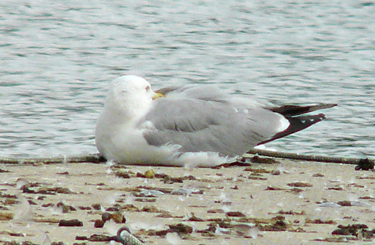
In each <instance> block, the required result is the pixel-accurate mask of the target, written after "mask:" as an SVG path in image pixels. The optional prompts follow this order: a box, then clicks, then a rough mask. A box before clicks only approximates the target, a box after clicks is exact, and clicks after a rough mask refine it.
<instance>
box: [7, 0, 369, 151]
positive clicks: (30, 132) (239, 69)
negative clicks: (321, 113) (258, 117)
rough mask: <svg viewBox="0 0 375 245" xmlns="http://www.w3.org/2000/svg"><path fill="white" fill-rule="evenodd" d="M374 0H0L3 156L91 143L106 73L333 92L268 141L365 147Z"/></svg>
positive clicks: (299, 94)
mask: <svg viewBox="0 0 375 245" xmlns="http://www.w3.org/2000/svg"><path fill="white" fill-rule="evenodd" d="M374 30H375V2H374V1H357V0H347V1H328V2H327V1H268V3H267V2H264V1H195V0H184V1H105V0H102V1H88V0H83V1H79V3H77V1H60V3H58V2H55V1H52V2H50V1H2V2H1V3H0V57H1V59H0V98H1V100H0V101H1V102H0V106H1V108H0V157H5V156H23V157H31V156H57V155H80V154H87V153H96V152H97V150H96V147H95V141H94V128H95V123H96V119H97V117H98V114H99V112H100V110H101V107H102V106H103V101H104V98H105V94H106V91H107V86H108V83H109V82H110V81H111V80H113V79H114V78H116V77H118V76H121V75H125V74H136V75H140V76H144V77H145V78H146V79H148V80H149V81H150V82H151V83H152V84H153V85H154V87H156V88H158V87H162V86H166V85H172V84H174V85H176V84H190V83H200V84H206V83H214V84H217V85H218V86H220V87H222V88H224V89H226V90H227V91H228V92H233V91H234V92H235V93H242V94H245V95H248V96H250V97H255V98H257V99H259V100H261V101H262V100H268V101H271V102H273V103H275V104H285V103H293V104H295V103H296V104H305V103H316V102H324V103H338V104H339V106H338V107H336V108H333V109H329V110H326V111H325V113H326V114H327V117H328V119H327V120H326V121H324V122H321V123H319V124H317V125H315V126H313V127H312V128H310V129H308V130H305V131H303V132H300V133H297V134H295V135H293V136H290V137H287V138H285V139H282V140H278V141H275V142H274V143H269V144H267V146H268V147H270V148H274V149H277V150H280V151H289V152H297V153H308V154H319V155H329V156H350V157H369V156H370V157H371V156H374V155H375V154H374V151H373V149H374V148H375V147H374V146H375V143H374V142H375V141H374V139H375V126H374V118H375V117H374V116H375V113H374V108H375V107H374V98H375V80H374V79H375V31H374Z"/></svg>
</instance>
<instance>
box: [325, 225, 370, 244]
mask: <svg viewBox="0 0 375 245" xmlns="http://www.w3.org/2000/svg"><path fill="white" fill-rule="evenodd" d="M374 234H375V229H373V230H369V229H368V226H367V225H365V224H352V225H339V226H338V229H336V230H334V231H332V235H344V236H348V235H351V236H356V237H357V238H361V240H362V238H366V239H369V238H373V237H374Z"/></svg>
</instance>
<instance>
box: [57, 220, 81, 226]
mask: <svg viewBox="0 0 375 245" xmlns="http://www.w3.org/2000/svg"><path fill="white" fill-rule="evenodd" d="M59 226H83V222H82V221H79V220H78V219H70V220H65V219H62V220H60V223H59Z"/></svg>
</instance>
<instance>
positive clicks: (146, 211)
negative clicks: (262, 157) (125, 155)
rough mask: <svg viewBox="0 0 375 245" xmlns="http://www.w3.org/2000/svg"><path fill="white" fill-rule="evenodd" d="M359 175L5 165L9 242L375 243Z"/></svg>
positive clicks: (3, 238) (369, 195) (1, 215)
mask: <svg viewBox="0 0 375 245" xmlns="http://www.w3.org/2000/svg"><path fill="white" fill-rule="evenodd" d="M354 167H355V166H354V165H343V164H332V163H316V162H303V161H292V160H279V159H277V162H276V163H272V164H259V163H251V165H249V166H232V167H227V168H224V167H222V168H218V169H213V168H195V169H186V168H177V167H142V166H122V165H112V166H111V165H109V164H93V163H68V164H48V165H45V164H35V165H19V164H18V165H8V164H6V165H4V164H3V165H0V176H1V177H0V178H1V183H0V195H1V196H0V242H1V243H4V244H22V242H25V241H28V242H30V243H23V244H53V243H54V242H55V244H57V242H62V243H60V244H98V245H99V244H120V243H118V242H116V241H115V240H114V237H115V235H116V232H117V230H118V229H119V228H121V227H123V226H127V227H129V228H130V229H131V230H132V232H133V234H135V235H136V236H138V237H139V239H141V240H142V241H143V242H144V243H145V244H332V243H342V242H346V243H353V244H364V243H368V244H372V240H374V239H375V238H373V232H372V229H374V228H375V221H374V211H375V209H374V208H373V207H374V200H375V195H374V187H375V174H374V172H373V171H355V170H354ZM103 214H104V215H103ZM102 216H104V217H107V219H108V220H107V219H105V221H103V219H102ZM75 219H76V220H75ZM125 219H126V223H123V222H124V221H125ZM62 220H65V221H68V224H67V225H73V226H62V225H64V221H62ZM71 220H73V221H71ZM69 222H71V223H69ZM359 224H362V226H360V225H359ZM348 225H351V228H350V229H348V228H347V229H344V228H342V229H339V228H338V227H339V226H340V227H345V226H348ZM353 225H357V226H353ZM95 226H98V227H95ZM100 226H103V227H100ZM334 231H335V232H334ZM332 232H334V233H337V234H341V235H333V234H332Z"/></svg>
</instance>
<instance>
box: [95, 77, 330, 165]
mask: <svg viewBox="0 0 375 245" xmlns="http://www.w3.org/2000/svg"><path fill="white" fill-rule="evenodd" d="M157 93H158V94H162V95H163V97H161V98H158V99H155V100H153V97H154V96H155V92H153V91H152V90H151V85H150V84H149V83H148V82H147V81H146V80H145V79H143V78H140V77H137V76H123V77H120V78H118V79H116V80H114V81H113V82H112V83H111V85H110V89H109V92H108V95H107V98H106V102H105V106H104V109H103V111H102V113H101V115H100V117H99V119H98V123H97V126H96V133H95V138H96V145H97V148H98V150H99V152H100V154H101V155H102V156H103V157H105V158H106V159H108V160H114V161H116V162H118V163H124V164H147V165H152V164H158V165H178V166H214V165H218V164H221V163H224V162H227V161H231V160H233V159H235V158H236V157H238V156H241V155H242V154H244V153H246V152H247V151H248V150H250V149H252V148H253V147H255V146H256V145H259V144H262V143H264V142H268V141H271V140H273V139H277V138H280V137H284V136H286V135H289V134H291V133H294V132H297V131H300V130H302V129H304V128H307V127H309V126H311V125H312V124H314V123H316V122H319V121H321V120H323V119H324V115H323V114H319V115H311V116H310V115H307V116H306V115H302V116H300V114H304V113H307V112H311V111H314V110H317V109H322V108H329V107H332V106H334V105H318V106H305V107H299V106H283V107H266V106H262V105H260V104H258V103H256V102H254V101H252V100H249V99H247V98H244V97H242V96H239V95H229V94H224V93H223V92H222V91H221V90H219V89H218V88H217V87H216V86H214V85H202V86H198V85H196V86H193V85H191V86H182V87H168V88H164V89H161V90H159V91H157Z"/></svg>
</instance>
